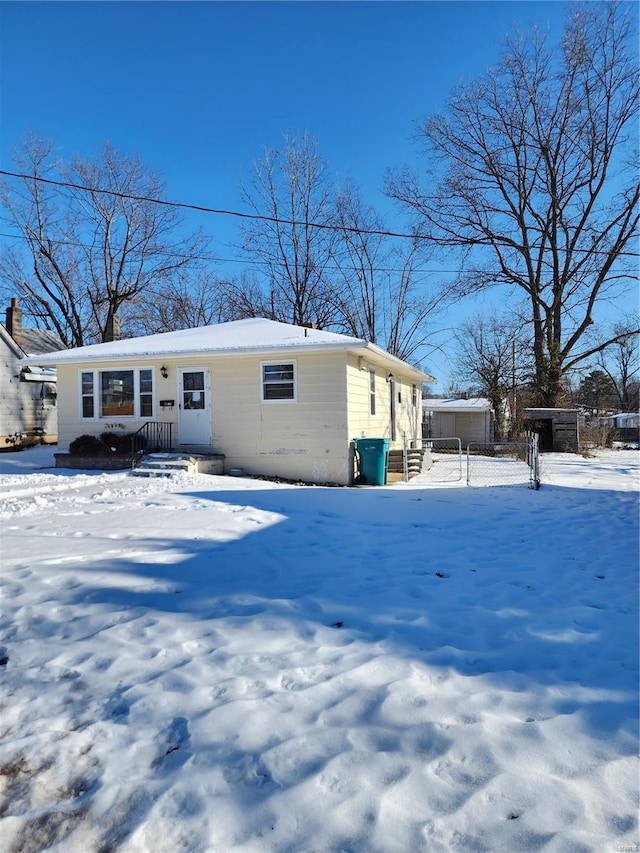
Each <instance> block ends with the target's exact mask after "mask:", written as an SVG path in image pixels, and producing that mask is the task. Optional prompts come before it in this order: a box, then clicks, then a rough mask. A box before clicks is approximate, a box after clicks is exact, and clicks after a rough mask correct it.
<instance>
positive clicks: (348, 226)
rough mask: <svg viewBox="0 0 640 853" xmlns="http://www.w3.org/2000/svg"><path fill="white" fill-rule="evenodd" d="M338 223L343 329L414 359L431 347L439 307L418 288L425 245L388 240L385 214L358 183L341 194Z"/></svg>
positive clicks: (337, 292) (337, 297)
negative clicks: (430, 326)
mask: <svg viewBox="0 0 640 853" xmlns="http://www.w3.org/2000/svg"><path fill="white" fill-rule="evenodd" d="M336 220H337V225H338V227H339V228H340V240H339V242H338V243H337V245H336V247H335V249H334V251H335V259H336V263H337V265H338V268H339V270H340V281H339V283H338V285H337V286H336V288H335V295H334V301H335V305H336V309H337V316H338V317H339V322H340V324H341V325H342V327H343V328H345V329H346V330H347V331H348V332H349V333H350V334H352V335H355V337H358V338H364V339H365V340H368V341H371V342H372V343H375V344H378V345H379V346H381V347H382V348H383V349H386V350H387V351H388V352H390V353H392V355H395V356H397V357H398V358H402V359H405V360H411V359H414V358H415V356H416V354H417V353H418V352H419V351H420V350H422V349H423V348H424V347H425V345H426V344H427V340H428V321H429V320H430V319H432V318H433V316H434V314H435V312H436V307H437V306H436V301H435V300H434V299H432V298H430V297H429V294H428V289H427V288H426V286H425V285H424V284H422V286H419V285H418V277H417V274H416V265H417V262H418V258H419V257H420V254H419V244H418V243H417V242H415V241H405V242H404V244H402V243H399V242H397V241H393V240H392V239H391V238H390V237H389V236H388V235H386V234H385V233H384V232H385V226H384V222H383V221H382V219H381V217H380V215H379V214H378V213H377V211H376V210H375V209H374V208H372V207H366V206H365V205H364V204H363V202H362V198H361V196H360V193H359V191H358V190H357V189H356V188H355V187H354V186H353V185H352V184H347V185H346V186H345V187H344V188H343V189H342V190H341V191H340V192H339V194H338V197H337V201H336Z"/></svg>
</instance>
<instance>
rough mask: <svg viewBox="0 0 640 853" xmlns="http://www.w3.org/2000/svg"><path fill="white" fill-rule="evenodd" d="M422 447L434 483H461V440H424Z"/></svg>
mask: <svg viewBox="0 0 640 853" xmlns="http://www.w3.org/2000/svg"><path fill="white" fill-rule="evenodd" d="M422 446H423V448H424V451H425V455H427V458H428V462H427V465H428V466H429V468H428V471H427V476H428V479H429V481H430V482H432V483H459V482H460V481H461V480H462V478H463V467H462V442H461V441H460V439H459V438H429V439H423V441H422Z"/></svg>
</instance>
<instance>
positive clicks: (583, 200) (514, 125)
mask: <svg viewBox="0 0 640 853" xmlns="http://www.w3.org/2000/svg"><path fill="white" fill-rule="evenodd" d="M632 16H633V8H632V6H631V5H630V4H629V5H625V4H619V3H616V2H610V3H593V4H586V5H582V4H578V3H572V4H570V5H569V7H568V19H567V23H566V26H565V30H564V35H563V39H562V45H561V47H560V48H559V49H558V50H557V51H555V52H554V51H553V50H550V49H549V48H548V47H547V43H546V39H545V38H543V37H541V36H540V35H539V34H538V33H537V32H532V33H531V34H529V35H528V36H526V37H520V38H515V39H510V40H508V42H507V46H506V51H505V53H504V56H503V58H502V60H501V62H500V63H499V64H498V66H497V67H496V68H494V69H491V70H489V71H488V72H487V73H486V74H485V76H484V77H482V78H481V79H479V80H476V81H474V82H472V83H470V84H467V85H461V86H460V87H459V88H458V89H456V90H455V91H454V92H453V94H452V96H451V97H450V100H449V103H448V109H447V112H446V114H445V115H436V116H433V117H432V118H429V119H427V120H426V121H424V122H423V123H422V124H421V125H420V126H419V131H418V139H419V141H420V142H421V143H422V144H423V146H424V150H425V152H426V153H427V154H429V155H430V156H431V157H432V161H431V162H432V164H433V169H434V172H433V173H432V174H431V175H430V181H431V183H430V186H429V189H428V190H425V189H423V188H422V186H421V182H420V180H419V179H418V178H416V177H415V176H413V175H411V174H410V173H409V172H407V171H405V172H404V173H401V174H398V175H396V176H392V177H391V178H390V180H389V185H388V187H389V193H390V195H392V196H393V197H395V198H396V199H398V200H399V201H401V202H402V203H403V204H404V205H405V206H406V207H407V208H408V209H409V210H410V211H412V212H413V214H414V215H415V218H416V224H417V225H418V226H419V227H420V228H421V229H422V234H423V235H424V236H427V237H429V238H430V239H431V240H432V241H433V243H434V244H435V245H437V246H440V247H442V248H444V249H449V250H455V251H457V252H459V253H460V256H461V257H462V258H463V259H464V260H465V264H464V270H463V272H462V273H461V274H460V276H459V280H458V282H457V289H458V292H459V293H461V294H463V293H470V292H474V291H476V292H477V291H479V290H481V289H484V288H487V287H492V286H499V285H504V286H507V287H508V288H510V289H512V290H513V289H515V290H516V291H518V290H519V291H520V292H522V293H523V294H524V295H525V297H526V299H527V303H528V310H527V314H528V322H529V324H530V326H531V331H532V334H531V338H532V341H533V344H532V348H533V357H534V362H535V379H534V385H535V389H536V392H537V397H538V400H539V402H540V403H542V404H544V405H548V406H554V405H556V404H557V401H558V400H559V398H560V395H561V393H562V377H563V374H564V373H565V372H566V371H568V370H570V369H572V368H573V367H575V366H576V365H578V364H580V363H581V362H583V361H584V360H586V359H588V358H590V357H591V356H592V355H593V354H594V350H593V349H592V348H590V347H586V348H583V343H584V342H583V337H584V335H585V333H586V331H587V330H588V329H589V327H590V325H591V324H592V323H593V322H594V314H596V308H597V306H598V305H600V303H601V302H602V301H603V300H606V299H609V300H611V299H613V298H614V297H615V296H616V294H617V293H619V292H621V291H622V290H623V289H624V288H627V290H628V289H629V288H630V286H632V282H633V281H634V280H636V279H637V275H636V271H635V269H632V270H631V271H630V270H628V269H627V267H629V263H628V262H629V259H630V258H631V257H633V251H634V248H635V237H636V235H637V229H638V197H639V189H638V179H637V168H636V166H635V163H636V158H635V152H636V149H637V112H638V73H637V71H638V69H637V51H636V43H635V37H634V31H633V26H632V20H631V19H632ZM438 170H440V171H438ZM618 340H619V339H618V338H617V337H615V336H614V337H612V338H611V339H609V340H605V341H602V342H601V343H600V344H599V347H600V350H603V349H606V348H607V347H608V346H610V345H612V344H613V343H616V342H618Z"/></svg>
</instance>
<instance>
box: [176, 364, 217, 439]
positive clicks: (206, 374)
mask: <svg viewBox="0 0 640 853" xmlns="http://www.w3.org/2000/svg"><path fill="white" fill-rule="evenodd" d="M185 373H203V386H204V387H203V393H204V394H205V407H204V409H199V410H198V411H201V412H203V413H206V414H207V417H206V424H207V430H208V432H207V436H206V439H207V440H206V441H184V440H183V429H185V424H184V421H183V417H184V411H185V410H184V408H183V401H184V380H183V377H184V374H185ZM176 376H177V382H178V446H180V445H182V446H185V447H191V446H195V447H211V446H212V445H213V404H212V400H211V367H210V366H209V365H208V364H204V365H194V364H189V365H179V366H178V367H177V370H176ZM203 420H205V419H203Z"/></svg>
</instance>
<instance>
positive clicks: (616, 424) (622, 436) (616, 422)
mask: <svg viewBox="0 0 640 853" xmlns="http://www.w3.org/2000/svg"><path fill="white" fill-rule="evenodd" d="M596 420H597V422H598V423H599V424H600V425H602V426H607V427H609V428H611V429H615V430H616V433H617V435H616V437H617V439H618V440H619V441H632V442H638V441H640V414H638V412H618V413H617V414H615V415H607V416H605V417H600V418H597V419H596Z"/></svg>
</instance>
